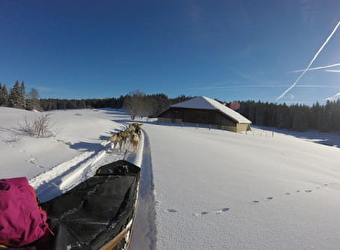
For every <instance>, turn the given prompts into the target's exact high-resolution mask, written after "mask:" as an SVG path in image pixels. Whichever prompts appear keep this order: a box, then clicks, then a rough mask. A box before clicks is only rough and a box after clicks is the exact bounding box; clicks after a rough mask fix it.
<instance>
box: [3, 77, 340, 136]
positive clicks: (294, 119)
mask: <svg viewBox="0 0 340 250" xmlns="http://www.w3.org/2000/svg"><path fill="white" fill-rule="evenodd" d="M190 98H192V97H188V96H184V95H182V96H178V97H176V98H169V97H168V96H167V95H165V94H152V95H146V94H145V93H143V92H141V91H139V90H137V91H133V92H130V93H129V94H127V95H125V96H120V97H118V98H104V99H82V100H77V99H72V100H69V99H51V98H49V99H40V98H39V93H38V91H37V90H36V89H31V90H30V91H29V92H28V93H26V90H25V83H24V82H21V83H19V82H18V81H16V82H15V84H14V86H13V88H11V89H10V90H9V91H8V90H7V88H6V86H5V85H2V84H1V83H0V106H6V107H13V108H19V109H27V110H32V109H37V110H41V111H48V110H58V109H83V108H114V109H121V108H124V109H125V110H126V111H127V112H128V113H129V114H130V116H131V118H135V117H136V116H141V117H156V116H157V115H159V114H160V113H161V112H163V111H164V110H166V109H167V108H168V107H169V106H170V105H172V104H175V103H179V102H183V101H186V100H188V99H190ZM239 104H240V105H239V106H240V107H239V109H238V110H236V111H237V112H239V113H240V114H242V115H243V116H245V117H246V118H248V119H249V120H250V121H252V123H253V124H254V125H260V126H268V127H276V128H281V129H288V130H294V131H307V130H311V129H314V130H318V131H323V132H329V131H340V100H337V101H327V103H326V104H325V105H320V104H319V103H316V104H314V105H312V106H307V105H298V104H296V105H291V106H287V105H286V104H274V103H268V102H265V103H264V102H260V101H258V102H255V101H239ZM228 105H230V104H227V106H228Z"/></svg>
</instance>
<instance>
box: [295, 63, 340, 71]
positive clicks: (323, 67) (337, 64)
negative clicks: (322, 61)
mask: <svg viewBox="0 0 340 250" xmlns="http://www.w3.org/2000/svg"><path fill="white" fill-rule="evenodd" d="M337 66H340V63H334V64H330V65H326V66H320V67H315V68H309V69H308V71H312V70H318V69H327V68H333V67H337ZM303 71H304V70H303V69H299V70H294V71H290V72H289V73H298V72H303Z"/></svg>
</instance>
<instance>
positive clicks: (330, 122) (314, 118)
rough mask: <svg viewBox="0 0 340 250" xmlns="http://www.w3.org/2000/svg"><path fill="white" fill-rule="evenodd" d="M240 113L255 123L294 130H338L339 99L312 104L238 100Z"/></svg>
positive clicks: (339, 115)
mask: <svg viewBox="0 0 340 250" xmlns="http://www.w3.org/2000/svg"><path fill="white" fill-rule="evenodd" d="M237 111H238V112H239V113H240V114H242V115H243V116H245V117H247V118H248V119H249V120H251V121H252V123H253V124H255V125H260V126H268V127H276V128H282V129H288V130H294V131H307V130H318V131H321V132H330V131H340V100H337V101H327V102H326V104H325V105H320V104H319V103H318V102H317V103H316V104H313V105H312V106H307V105H298V104H296V105H291V106H287V105H286V104H274V103H267V102H266V103H263V102H260V101H258V102H255V101H246V102H240V109H239V110H237Z"/></svg>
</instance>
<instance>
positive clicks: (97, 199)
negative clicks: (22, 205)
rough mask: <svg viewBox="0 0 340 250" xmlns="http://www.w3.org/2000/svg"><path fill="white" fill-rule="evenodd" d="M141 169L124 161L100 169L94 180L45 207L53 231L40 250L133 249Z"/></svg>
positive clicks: (85, 182) (39, 245)
mask: <svg viewBox="0 0 340 250" xmlns="http://www.w3.org/2000/svg"><path fill="white" fill-rule="evenodd" d="M139 180H140V168H139V167H137V166H135V165H133V164H131V163H129V162H127V161H124V160H120V161H116V162H112V163H110V164H107V165H104V166H102V167H100V168H99V169H98V170H97V172H96V174H95V175H94V176H93V177H91V178H90V179H88V180H86V181H84V182H82V183H80V184H79V185H78V186H76V187H75V188H73V189H72V190H70V191H68V192H67V193H65V194H63V195H61V196H59V197H56V198H54V199H52V200H50V201H47V202H45V203H42V204H41V207H42V209H44V210H45V211H46V212H47V215H48V218H49V225H50V229H51V230H52V232H53V233H54V236H53V235H52V234H50V233H47V234H46V235H45V236H44V237H42V238H40V239H39V240H38V241H37V242H36V243H35V244H34V246H35V247H36V249H37V250H40V249H44V250H46V249H49V250H63V249H65V250H66V249H67V250H87V249H89V250H90V249H91V250H111V249H114V250H116V249H117V250H118V249H129V247H130V240H131V233H132V226H133V221H134V218H135V214H136V209H137V200H138V190H139Z"/></svg>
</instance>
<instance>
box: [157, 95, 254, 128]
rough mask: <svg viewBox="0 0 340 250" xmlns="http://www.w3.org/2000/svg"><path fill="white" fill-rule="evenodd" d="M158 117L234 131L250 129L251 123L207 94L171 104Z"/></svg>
mask: <svg viewBox="0 0 340 250" xmlns="http://www.w3.org/2000/svg"><path fill="white" fill-rule="evenodd" d="M157 118H158V121H159V122H171V123H196V124H197V123H198V124H206V125H213V126H217V127H219V128H221V129H225V130H229V131H233V132H242V131H248V130H250V124H251V121H249V120H248V119H247V118H245V117H243V116H242V115H241V114H239V113H238V112H236V111H234V110H232V109H230V108H228V107H227V106H225V105H223V104H221V103H219V102H218V101H215V100H213V99H210V98H208V97H205V96H198V97H195V98H193V99H190V100H187V101H185V102H181V103H177V104H174V105H171V106H170V107H169V108H168V109H167V110H165V111H164V112H162V113H161V114H160V115H158V117H157Z"/></svg>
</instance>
